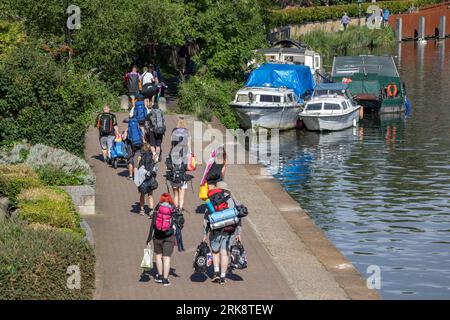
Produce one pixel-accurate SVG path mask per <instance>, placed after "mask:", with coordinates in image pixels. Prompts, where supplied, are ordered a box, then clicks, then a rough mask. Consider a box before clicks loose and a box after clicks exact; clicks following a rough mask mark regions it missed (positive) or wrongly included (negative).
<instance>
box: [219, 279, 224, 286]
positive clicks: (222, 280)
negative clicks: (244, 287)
mask: <svg viewBox="0 0 450 320" xmlns="http://www.w3.org/2000/svg"><path fill="white" fill-rule="evenodd" d="M219 283H220V284H222V285H223V284H225V278H222V277H221V278H220V280H219Z"/></svg>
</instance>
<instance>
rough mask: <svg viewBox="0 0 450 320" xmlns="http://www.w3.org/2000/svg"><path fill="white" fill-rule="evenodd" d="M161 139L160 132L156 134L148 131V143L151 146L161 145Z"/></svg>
mask: <svg viewBox="0 0 450 320" xmlns="http://www.w3.org/2000/svg"><path fill="white" fill-rule="evenodd" d="M162 140H163V135H162V134H156V133H154V132H153V131H149V132H148V143H149V144H150V146H151V147H161V143H162Z"/></svg>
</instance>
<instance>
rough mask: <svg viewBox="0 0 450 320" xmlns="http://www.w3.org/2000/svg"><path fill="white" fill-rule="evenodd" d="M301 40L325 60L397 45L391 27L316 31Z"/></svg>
mask: <svg viewBox="0 0 450 320" xmlns="http://www.w3.org/2000/svg"><path fill="white" fill-rule="evenodd" d="M300 40H301V41H302V42H304V43H305V44H307V45H308V46H309V47H310V48H311V49H313V50H315V51H317V52H319V53H320V54H321V55H322V56H323V57H324V58H325V59H327V58H330V57H332V56H333V55H346V54H347V52H348V51H350V52H351V51H353V50H355V49H360V48H361V49H363V48H368V49H373V48H376V47H386V48H389V47H392V46H393V45H394V44H395V38H394V31H393V30H392V29H391V28H390V27H384V28H381V29H369V28H367V27H357V26H350V27H349V28H348V29H347V30H345V31H339V32H325V31H323V30H316V31H312V32H310V33H308V34H306V35H304V36H303V37H302V39H300Z"/></svg>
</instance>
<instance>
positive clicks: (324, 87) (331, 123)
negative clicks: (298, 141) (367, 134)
mask: <svg viewBox="0 0 450 320" xmlns="http://www.w3.org/2000/svg"><path fill="white" fill-rule="evenodd" d="M347 88H348V87H347V85H345V84H339V83H320V84H318V85H317V86H316V88H315V89H314V93H313V96H312V98H311V100H310V101H309V102H308V103H307V104H306V106H305V108H304V109H303V110H302V111H301V112H300V114H299V118H300V120H303V123H304V124H305V127H306V129H308V130H312V131H338V130H343V129H346V128H350V127H355V126H356V125H357V124H358V122H359V110H360V108H361V106H360V105H358V104H357V103H356V102H355V101H354V100H353V99H352V98H351V95H350V93H349V92H348V90H347Z"/></svg>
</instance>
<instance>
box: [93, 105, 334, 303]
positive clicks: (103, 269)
mask: <svg viewBox="0 0 450 320" xmlns="http://www.w3.org/2000/svg"><path fill="white" fill-rule="evenodd" d="M125 118H126V114H119V115H118V120H119V129H120V130H121V131H122V130H124V129H125V128H126V124H125V123H123V120H124V119H125ZM176 121H177V117H176V116H166V122H167V127H168V128H167V134H166V136H165V140H164V142H163V157H162V158H163V159H165V157H166V155H167V152H168V150H169V141H168V140H169V137H170V135H169V133H170V132H171V131H172V128H173V127H174V126H175V125H176ZM85 156H86V159H87V160H88V162H89V164H90V165H91V166H92V167H93V170H94V172H95V174H96V177H97V183H96V211H97V214H96V215H92V216H86V217H85V219H86V220H87V222H88V224H89V226H90V227H91V229H92V231H93V235H94V240H95V253H96V257H97V266H96V274H97V281H96V292H95V296H94V298H95V299H152V300H154V299H296V298H298V297H299V296H298V295H296V294H295V293H294V291H293V290H292V289H291V287H290V286H289V284H288V282H287V280H285V278H284V277H283V276H282V274H281V273H280V271H279V268H278V267H277V266H276V265H275V264H274V262H273V260H272V258H271V257H270V255H269V253H268V251H267V250H266V248H265V247H264V246H263V245H262V243H261V242H260V241H259V240H258V237H257V235H256V234H255V232H254V231H253V230H252V228H251V227H250V225H249V223H248V222H247V221H244V223H243V236H242V241H243V243H244V245H245V248H246V250H247V254H248V259H249V267H248V268H247V269H245V270H237V271H235V272H234V273H233V274H232V275H230V276H229V278H228V280H227V283H226V284H225V285H224V286H221V285H219V284H215V283H211V279H209V278H208V279H206V278H204V277H202V276H199V275H194V274H193V268H192V260H193V256H194V251H195V249H196V247H197V245H198V244H199V242H200V241H201V239H202V219H203V215H202V214H199V213H196V211H197V208H198V207H199V206H201V205H202V201H201V200H199V199H198V197H197V194H198V189H199V180H200V176H201V174H202V172H203V168H202V167H201V166H200V167H199V168H197V170H196V171H195V173H194V175H195V180H194V183H193V187H194V193H192V191H191V187H190V185H189V188H188V189H187V190H186V200H185V208H186V209H187V210H188V211H189V213H186V214H185V219H186V223H185V227H184V229H183V240H184V246H185V249H186V251H185V252H181V253H180V252H178V251H177V249H176V247H175V251H174V254H173V259H172V268H173V272H172V275H171V276H170V279H171V282H172V286H170V287H163V286H162V285H160V284H157V283H155V282H154V279H153V278H150V279H149V277H148V276H142V269H141V268H140V263H141V259H142V255H143V249H144V248H145V241H146V239H147V235H148V231H149V227H150V220H149V219H148V218H147V217H142V216H140V215H139V214H137V212H138V201H139V194H138V192H137V188H136V186H135V185H134V183H133V182H132V181H129V180H127V179H126V177H127V169H126V167H125V165H123V164H122V165H121V166H119V168H117V170H114V169H113V168H112V167H109V166H107V165H106V164H104V163H103V162H102V161H101V160H100V159H101V157H100V147H99V142H98V131H97V130H96V129H95V128H93V127H91V128H90V129H89V131H88V134H87V137H86V149H85ZM163 174H165V164H164V161H162V162H160V164H159V170H158V182H159V188H158V189H157V190H156V191H155V192H154V198H155V203H157V201H158V199H159V196H160V195H161V194H162V193H163V192H165V191H166V190H167V189H166V186H165V179H164V177H163ZM225 180H227V179H225ZM251 214H252V212H251V211H250V215H251ZM300 265H301V262H299V267H300ZM341 298H342V297H341Z"/></svg>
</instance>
